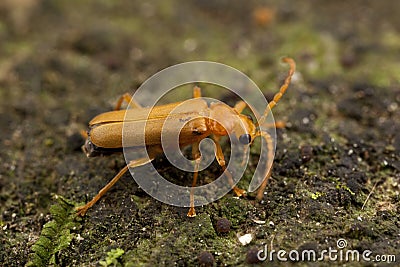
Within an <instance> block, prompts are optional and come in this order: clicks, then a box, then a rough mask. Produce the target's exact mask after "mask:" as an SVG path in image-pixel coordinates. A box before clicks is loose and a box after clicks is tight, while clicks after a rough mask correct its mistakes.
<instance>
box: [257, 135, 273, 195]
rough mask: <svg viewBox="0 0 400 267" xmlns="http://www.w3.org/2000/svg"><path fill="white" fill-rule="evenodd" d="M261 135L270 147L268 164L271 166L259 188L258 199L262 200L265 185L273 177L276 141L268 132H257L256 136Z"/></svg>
mask: <svg viewBox="0 0 400 267" xmlns="http://www.w3.org/2000/svg"><path fill="white" fill-rule="evenodd" d="M257 136H261V137H262V138H264V140H265V142H267V148H268V163H267V166H271V167H270V169H269V171H268V173H267V174H266V175H265V177H264V179H263V182H262V184H261V185H260V188H258V190H257V199H258V200H261V199H262V198H263V194H264V190H265V187H266V186H267V183H268V179H269V178H270V177H271V174H272V162H273V157H274V152H273V147H274V146H273V145H274V142H273V140H272V138H271V136H270V135H269V133H267V132H257V133H256V135H255V137H257Z"/></svg>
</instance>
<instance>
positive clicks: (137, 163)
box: [76, 157, 154, 216]
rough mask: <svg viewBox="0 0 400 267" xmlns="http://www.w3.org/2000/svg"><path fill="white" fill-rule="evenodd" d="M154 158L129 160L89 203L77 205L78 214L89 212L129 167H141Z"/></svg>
mask: <svg viewBox="0 0 400 267" xmlns="http://www.w3.org/2000/svg"><path fill="white" fill-rule="evenodd" d="M153 159H154V157H152V158H150V157H149V158H141V159H137V160H132V161H131V162H129V164H127V165H126V166H125V167H124V168H122V170H120V171H119V172H118V173H117V175H115V176H114V178H113V179H112V180H111V181H110V182H109V183H108V184H107V185H106V186H104V187H103V188H102V189H101V190H100V191H99V193H97V195H96V196H95V197H94V198H93V199H92V200H91V201H89V202H88V203H86V205H84V206H80V207H77V208H76V210H77V215H79V216H84V215H85V214H86V212H87V210H88V209H89V208H90V207H92V206H93V205H94V204H96V202H97V201H99V199H100V198H101V197H102V196H103V195H104V194H105V193H106V192H107V191H108V190H109V189H110V188H111V187H112V186H113V185H114V184H115V183H116V182H118V180H119V179H120V178H121V177H122V175H124V173H125V172H126V171H127V170H128V169H129V168H135V167H139V166H143V165H145V164H147V163H149V162H151V161H152V160H153Z"/></svg>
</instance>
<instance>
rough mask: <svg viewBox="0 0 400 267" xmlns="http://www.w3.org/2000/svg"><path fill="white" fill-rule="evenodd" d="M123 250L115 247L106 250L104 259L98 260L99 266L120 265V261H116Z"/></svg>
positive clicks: (122, 253)
mask: <svg viewBox="0 0 400 267" xmlns="http://www.w3.org/2000/svg"><path fill="white" fill-rule="evenodd" d="M124 253H125V251H124V250H123V249H120V248H117V249H112V250H111V251H109V252H107V257H106V259H105V260H104V261H99V264H100V265H101V266H105V267H107V266H122V265H121V263H119V262H118V259H119V258H120V257H121V256H122V255H124Z"/></svg>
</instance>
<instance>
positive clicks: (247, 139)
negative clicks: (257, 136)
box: [239, 134, 251, 145]
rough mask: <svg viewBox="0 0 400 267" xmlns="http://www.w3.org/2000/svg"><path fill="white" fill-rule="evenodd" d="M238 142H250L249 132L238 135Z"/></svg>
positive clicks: (246, 143) (245, 143)
mask: <svg viewBox="0 0 400 267" xmlns="http://www.w3.org/2000/svg"><path fill="white" fill-rule="evenodd" d="M239 142H240V143H241V144H243V145H248V144H250V142H251V135H249V134H242V135H241V136H239Z"/></svg>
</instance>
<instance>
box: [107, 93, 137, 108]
mask: <svg viewBox="0 0 400 267" xmlns="http://www.w3.org/2000/svg"><path fill="white" fill-rule="evenodd" d="M124 101H125V102H126V103H128V104H129V103H130V106H131V107H132V108H141V107H142V106H141V105H140V104H139V103H138V102H136V100H135V99H134V98H133V97H132V96H131V95H130V94H129V93H125V94H123V95H122V96H121V97H120V98H119V99H118V102H117V104H116V105H115V108H114V110H120V109H121V105H122V103H123V102H124Z"/></svg>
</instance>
